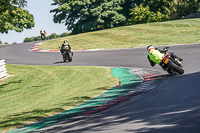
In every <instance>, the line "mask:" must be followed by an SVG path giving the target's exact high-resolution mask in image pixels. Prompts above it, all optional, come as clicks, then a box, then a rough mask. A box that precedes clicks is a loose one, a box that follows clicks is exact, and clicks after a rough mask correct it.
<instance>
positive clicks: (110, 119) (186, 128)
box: [0, 43, 200, 133]
mask: <svg viewBox="0 0 200 133" xmlns="http://www.w3.org/2000/svg"><path fill="white" fill-rule="evenodd" d="M34 44H35V43H24V44H15V45H7V46H0V58H1V59H5V60H6V63H7V64H20V65H22V64H23V65H52V66H116V67H134V68H135V67H136V68H151V67H150V65H149V63H148V61H147V58H146V57H147V52H146V48H132V49H119V50H103V51H93V52H92V51H90V52H75V53H74V57H73V61H72V62H70V63H68V62H67V63H64V62H63V61H62V57H61V55H60V53H58V52H57V53H42V52H33V51H28V48H30V47H31V46H33V45H34ZM169 51H173V52H175V53H176V54H177V55H178V56H180V57H182V58H183V66H184V70H185V73H184V74H183V75H178V76H169V77H167V78H166V79H165V80H164V81H163V82H162V83H161V84H159V85H158V86H157V87H156V88H155V89H154V90H153V91H151V92H149V93H146V94H145V95H143V96H142V97H138V98H133V99H130V100H128V101H126V102H125V103H123V104H121V105H119V106H116V107H114V108H111V109H109V110H107V111H104V112H101V113H97V114H93V115H91V116H87V117H83V118H81V119H78V120H75V121H71V122H66V123H62V124H58V125H54V126H51V127H49V128H46V129H43V130H40V131H41V132H48V133H54V132H59V133H63V132H72V133H94V132H95V133H96V132H98V133H115V132H117V133H200V61H199V59H200V44H190V45H176V46H170V49H169ZM153 69H155V70H160V71H161V68H160V67H159V66H155V67H154V68H153ZM163 75H166V73H163Z"/></svg>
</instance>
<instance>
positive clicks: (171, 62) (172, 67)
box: [161, 48, 184, 74]
mask: <svg viewBox="0 0 200 133" xmlns="http://www.w3.org/2000/svg"><path fill="white" fill-rule="evenodd" d="M167 51H168V48H167V49H166V51H165V52H164V54H165V55H164V58H163V60H162V62H161V67H162V68H163V70H165V71H167V72H168V73H169V74H174V73H179V74H183V73H184V70H183V65H182V63H181V61H179V60H178V59H177V58H174V57H173V56H172V55H171V53H168V52H167Z"/></svg>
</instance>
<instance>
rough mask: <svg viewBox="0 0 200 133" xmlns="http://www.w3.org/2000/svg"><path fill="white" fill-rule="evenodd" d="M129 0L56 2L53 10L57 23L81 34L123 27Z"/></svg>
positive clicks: (55, 0) (67, 0)
mask: <svg viewBox="0 0 200 133" xmlns="http://www.w3.org/2000/svg"><path fill="white" fill-rule="evenodd" d="M126 2H130V1H129V0H127V1H126V0H73V1H71V0H54V3H53V4H52V5H58V6H59V7H58V8H56V9H54V10H52V11H51V12H53V13H55V14H54V22H55V23H62V22H63V23H65V25H66V26H67V29H68V30H72V33H81V32H87V31H93V30H99V29H104V28H111V27H116V26H121V25H124V24H125V23H126V15H127V14H128V13H127V12H123V10H124V8H125V9H127V10H129V9H130V7H131V5H128V6H127V7H125V6H124V7H123V4H124V3H126ZM129 12H130V11H129Z"/></svg>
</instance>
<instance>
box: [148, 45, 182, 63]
mask: <svg viewBox="0 0 200 133" xmlns="http://www.w3.org/2000/svg"><path fill="white" fill-rule="evenodd" d="M167 50H168V47H164V49H163V50H160V49H158V48H154V47H153V46H152V45H149V46H148V47H147V51H148V52H149V54H148V57H147V58H148V60H149V62H150V65H151V66H152V67H154V66H155V65H156V64H158V65H161V63H162V60H163V57H164V55H165V54H164V52H166V51H167ZM171 56H172V57H173V58H177V59H178V60H179V61H182V60H183V59H182V58H179V57H178V56H176V55H175V54H174V53H173V52H171Z"/></svg>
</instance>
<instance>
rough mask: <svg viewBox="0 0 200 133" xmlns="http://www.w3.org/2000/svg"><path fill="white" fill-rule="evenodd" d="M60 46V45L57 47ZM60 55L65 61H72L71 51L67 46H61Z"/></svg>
mask: <svg viewBox="0 0 200 133" xmlns="http://www.w3.org/2000/svg"><path fill="white" fill-rule="evenodd" d="M59 48H60V47H59ZM62 56H63V61H64V62H66V61H67V60H68V61H69V62H71V61H72V56H73V53H72V52H71V50H70V48H69V47H68V46H65V47H64V48H63V53H62Z"/></svg>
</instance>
